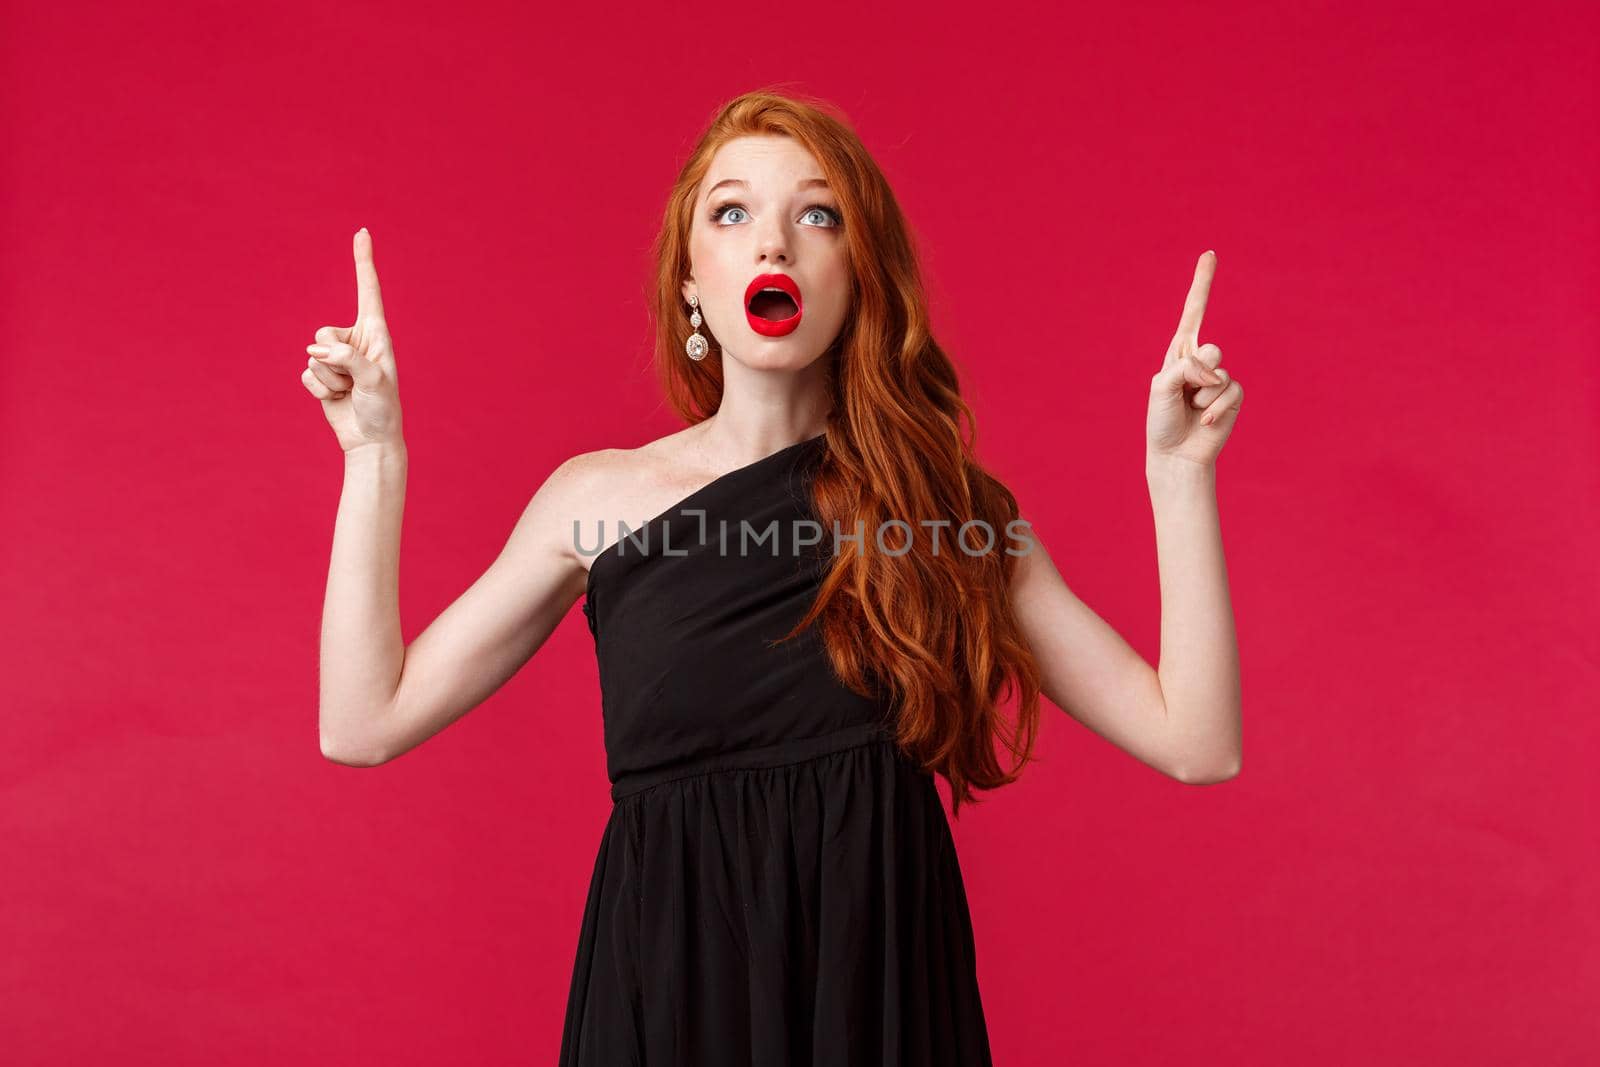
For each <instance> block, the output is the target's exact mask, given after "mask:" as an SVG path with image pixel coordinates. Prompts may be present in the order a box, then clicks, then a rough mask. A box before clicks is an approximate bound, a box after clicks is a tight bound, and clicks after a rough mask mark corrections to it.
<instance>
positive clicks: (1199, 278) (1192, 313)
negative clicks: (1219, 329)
mask: <svg viewBox="0 0 1600 1067" xmlns="http://www.w3.org/2000/svg"><path fill="white" fill-rule="evenodd" d="M1216 272H1217V254H1216V253H1215V252H1213V251H1211V250H1210V249H1209V248H1208V249H1206V250H1205V251H1204V252H1202V253H1200V262H1199V263H1196V264H1195V268H1194V282H1193V283H1192V284H1191V285H1190V286H1189V296H1188V299H1186V300H1185V301H1184V302H1183V317H1182V318H1180V319H1179V320H1178V336H1179V337H1185V336H1187V337H1191V338H1193V337H1198V336H1200V320H1201V318H1203V317H1204V316H1205V313H1206V298H1207V297H1209V296H1210V295H1211V276H1212V275H1213V274H1215V273H1216Z"/></svg>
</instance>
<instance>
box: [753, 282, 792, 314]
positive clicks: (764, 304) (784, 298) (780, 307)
mask: <svg viewBox="0 0 1600 1067" xmlns="http://www.w3.org/2000/svg"><path fill="white" fill-rule="evenodd" d="M799 310H800V305H799V304H796V303H795V302H794V297H792V296H790V295H789V294H788V293H786V292H784V291H783V290H782V289H778V288H768V289H762V290H761V291H760V292H758V293H756V295H755V296H753V297H751V298H750V314H752V315H754V316H755V317H756V318H758V319H765V320H767V321H768V322H782V321H783V320H784V319H792V318H794V316H795V313H796V312H798V311H799Z"/></svg>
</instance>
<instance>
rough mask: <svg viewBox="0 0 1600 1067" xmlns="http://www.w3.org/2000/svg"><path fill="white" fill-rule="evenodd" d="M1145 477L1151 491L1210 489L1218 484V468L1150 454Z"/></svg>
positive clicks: (1145, 468)
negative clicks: (1194, 487)
mask: <svg viewBox="0 0 1600 1067" xmlns="http://www.w3.org/2000/svg"><path fill="white" fill-rule="evenodd" d="M1144 477H1145V481H1147V482H1148V483H1150V488H1151V489H1157V488H1167V487H1171V488H1181V487H1184V486H1200V487H1208V486H1212V485H1215V484H1216V477H1217V467H1216V464H1214V463H1201V462H1199V461H1197V460H1192V459H1186V458H1185V457H1183V456H1174V455H1170V454H1166V453H1159V452H1148V453H1146V454H1145V457H1144Z"/></svg>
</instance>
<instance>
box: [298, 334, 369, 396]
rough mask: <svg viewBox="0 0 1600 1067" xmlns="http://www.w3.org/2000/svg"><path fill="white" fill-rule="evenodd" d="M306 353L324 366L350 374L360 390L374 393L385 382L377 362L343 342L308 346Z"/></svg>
mask: <svg viewBox="0 0 1600 1067" xmlns="http://www.w3.org/2000/svg"><path fill="white" fill-rule="evenodd" d="M306 351H307V352H308V353H310V354H311V355H312V356H314V357H316V359H317V362H319V363H321V364H323V365H324V366H328V367H332V368H334V369H335V370H338V371H341V372H343V373H345V374H348V375H349V376H350V377H351V378H352V379H354V381H355V384H356V386H357V387H358V388H361V389H364V390H366V391H367V392H372V391H373V390H374V389H376V388H377V387H378V385H379V384H380V383H381V382H382V381H383V378H384V375H383V369H382V368H381V367H379V366H378V364H377V361H376V360H374V359H369V358H368V357H366V356H363V355H362V354H361V353H359V352H357V351H356V350H355V349H354V348H352V347H351V346H349V345H347V344H344V343H342V342H338V341H336V342H334V343H332V344H315V345H307V346H306Z"/></svg>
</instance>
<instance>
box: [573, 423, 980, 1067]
mask: <svg viewBox="0 0 1600 1067" xmlns="http://www.w3.org/2000/svg"><path fill="white" fill-rule="evenodd" d="M825 442H826V438H825V436H818V437H814V438H810V439H808V440H805V441H801V442H798V443H797V444H793V445H790V446H788V447H787V448H783V449H780V450H779V451H777V452H774V453H772V454H770V455H768V456H766V457H764V458H762V459H759V460H756V461H755V462H754V463H750V464H747V465H745V466H743V467H740V468H738V469H736V470H733V471H730V472H729V473H727V474H724V475H722V476H721V477H719V478H717V479H716V480H714V481H712V482H711V483H710V484H708V485H706V486H704V487H702V488H701V489H699V490H697V491H695V492H694V493H692V494H690V495H689V496H687V497H685V498H684V499H683V500H681V501H679V502H678V503H677V504H674V505H673V506H672V507H671V508H669V509H668V510H667V511H665V512H663V513H662V514H660V515H658V516H656V517H655V518H653V519H651V520H649V522H647V523H646V524H645V525H644V526H643V527H641V528H640V529H639V530H637V531H635V532H634V533H633V534H631V535H624V536H622V537H621V538H620V539H619V540H618V541H617V542H616V543H615V544H613V545H611V546H610V547H609V548H607V549H606V550H605V551H603V552H601V553H600V554H599V555H598V556H596V557H595V560H594V562H593V566H592V567H591V569H590V572H589V585H588V595H587V597H586V599H585V601H584V605H583V608H584V613H585V615H586V616H587V617H588V621H589V629H590V631H591V632H592V633H593V634H594V638H595V654H596V656H597V658H598V661H599V675H600V686H601V705H602V711H603V716H604V723H605V747H606V769H607V775H608V777H609V778H610V780H611V783H612V784H611V796H612V800H613V805H612V809H611V815H610V818H609V820H608V821H607V823H606V827H605V831H604V834H603V836H602V838H601V841H600V849H599V854H598V856H597V857H596V859H595V865H594V873H593V878H592V881H591V883H590V886H589V895H588V901H587V904H586V905H585V908H584V914H583V925H582V929H581V931H580V934H579V938H578V950H577V957H576V960H575V962H574V965H573V971H572V983H571V988H570V992H569V995H568V1001H567V1010H566V1020H565V1024H564V1027H563V1031H562V1039H561V1058H560V1064H561V1065H562V1067H602V1065H603V1067H624V1065H639V1067H722V1065H728V1067H732V1065H735V1064H737V1065H739V1067H751V1065H756V1067H801V1065H806V1067H812V1065H823V1064H826V1065H828V1067H856V1065H866V1064H871V1065H873V1067H888V1065H901V1064H904V1065H911V1064H916V1065H918V1067H924V1065H930V1064H936V1065H950V1067H957V1065H959V1067H980V1065H988V1064H990V1062H991V1060H990V1054H989V1043H988V1033H987V1030H986V1028H985V1024H984V1016H983V1006H982V1003H981V1001H980V999H979V996H978V982H977V972H976V966H975V957H974V950H973V936H972V925H971V919H970V916H969V913H968V910H967V898H966V892H965V889H964V888H963V885H962V878H961V871H960V867H959V865H958V863H957V857H956V851H955V846H954V842H953V841H952V839H951V835H950V826H949V823H948V822H947V821H946V818H945V812H944V807H943V804H942V802H941V800H940V798H939V794H938V792H937V790H936V789H935V787H934V782H933V778H932V776H931V775H929V774H927V773H925V772H923V771H922V770H920V769H919V768H918V767H917V766H916V765H915V764H914V763H912V762H911V761H910V760H908V759H907V758H906V757H905V756H904V755H903V754H902V753H901V752H900V749H899V747H898V746H897V745H896V744H895V742H894V741H893V738H892V736H891V735H890V733H889V718H888V715H889V712H888V710H887V704H886V702H883V701H876V700H872V699H868V698H866V697H862V696H859V695H857V694H856V693H854V692H852V691H850V690H849V689H848V688H846V687H845V686H844V685H843V684H842V683H840V682H839V681H838V680H837V679H836V678H835V677H834V675H833V673H832V669H831V666H830V665H829V663H828V661H827V658H826V654H825V653H824V651H823V649H822V646H821V643H820V639H819V638H818V636H817V634H816V630H815V627H811V628H808V629H807V630H806V631H805V633H804V634H802V635H801V636H800V637H798V638H795V639H794V640H792V641H789V642H786V643H783V644H779V645H775V646H772V647H768V646H767V644H766V642H767V641H768V640H772V639H776V638H778V637H781V636H782V635H783V634H785V633H787V632H788V630H789V628H790V627H791V626H792V625H793V624H794V623H795V622H797V621H798V620H799V619H800V617H801V615H802V614H803V613H804V612H805V610H806V608H807V607H809V605H810V603H811V601H812V600H813V599H814V597H815V594H816V591H817V583H818V581H819V580H820V577H821V573H822V565H823V563H824V562H825V560H826V557H825V556H823V555H822V553H824V552H831V551H832V545H833V538H832V531H831V530H829V531H826V532H825V536H821V537H819V536H818V535H819V534H822V533H824V532H823V531H822V530H821V526H820V524H818V523H815V522H814V521H813V522H812V523H811V524H809V525H808V524H807V522H806V521H805V520H811V519H813V513H812V511H811V508H810V501H809V496H808V493H807V488H808V480H807V475H808V472H809V471H810V470H811V469H812V464H813V462H814V461H815V460H817V459H819V458H820V457H821V456H822V455H823V453H824V451H825V448H826V443H825ZM724 531H725V532H724ZM741 534H744V535H745V536H744V539H743V541H741ZM869 536H870V533H869ZM762 537H765V539H764V540H761V538H762ZM807 540H809V541H811V542H820V543H819V544H816V545H815V546H814V547H806V546H804V545H802V543H801V542H803V541H807ZM841 545H842V547H841V551H853V549H852V547H851V543H850V542H841Z"/></svg>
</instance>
